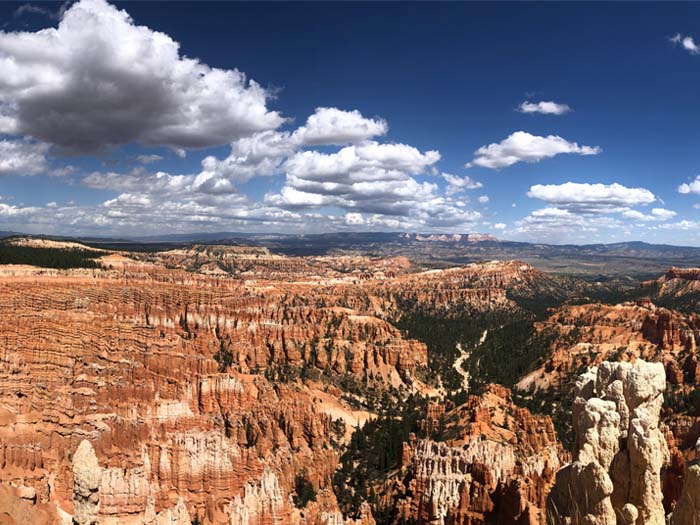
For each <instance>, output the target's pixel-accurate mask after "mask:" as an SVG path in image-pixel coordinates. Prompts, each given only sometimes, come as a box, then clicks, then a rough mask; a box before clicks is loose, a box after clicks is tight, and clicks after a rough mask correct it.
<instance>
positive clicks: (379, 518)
mask: <svg viewBox="0 0 700 525" xmlns="http://www.w3.org/2000/svg"><path fill="white" fill-rule="evenodd" d="M386 401H387V403H386V405H385V406H384V407H383V408H382V410H381V412H380V413H379V414H378V416H377V418H376V419H373V420H371V421H368V422H367V423H365V425H364V426H363V427H361V428H358V429H357V430H355V432H354V433H353V435H352V438H351V440H350V443H349V445H348V447H347V449H346V451H345V453H344V454H343V455H342V457H341V458H340V467H339V468H338V470H336V472H335V475H334V476H333V490H334V492H335V494H336V496H337V498H338V504H339V505H340V509H341V510H342V512H343V514H345V515H346V516H351V517H355V518H357V517H359V515H358V510H359V508H360V504H361V503H362V501H368V502H369V503H370V505H371V506H372V514H373V516H374V518H375V520H376V522H377V523H378V524H382V523H390V522H391V517H392V514H393V512H394V509H393V508H387V507H385V506H384V505H382V504H381V503H380V501H379V498H378V497H377V494H376V492H375V490H376V487H377V485H378V484H379V483H380V482H381V481H382V480H384V479H386V476H387V474H388V473H389V472H390V471H392V470H394V469H396V468H398V467H399V466H400V462H401V453H402V451H403V443H404V442H405V441H407V440H408V437H409V434H410V433H411V432H413V433H415V434H416V435H417V436H418V437H427V436H425V435H422V430H421V427H420V424H419V423H420V421H422V420H423V419H425V417H426V411H427V400H426V399H425V398H423V397H420V396H415V395H410V396H409V397H408V398H407V399H406V400H405V401H403V402H401V401H390V400H389V398H387V399H386Z"/></svg>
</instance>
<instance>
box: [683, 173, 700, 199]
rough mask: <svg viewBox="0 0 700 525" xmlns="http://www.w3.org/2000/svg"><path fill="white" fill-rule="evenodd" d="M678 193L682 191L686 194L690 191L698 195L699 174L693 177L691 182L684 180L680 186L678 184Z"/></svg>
mask: <svg viewBox="0 0 700 525" xmlns="http://www.w3.org/2000/svg"><path fill="white" fill-rule="evenodd" d="M678 193H682V194H684V195H687V194H689V193H692V194H694V195H700V175H698V176H697V177H695V180H693V181H691V182H689V183H688V182H684V183H683V184H681V185H680V186H678Z"/></svg>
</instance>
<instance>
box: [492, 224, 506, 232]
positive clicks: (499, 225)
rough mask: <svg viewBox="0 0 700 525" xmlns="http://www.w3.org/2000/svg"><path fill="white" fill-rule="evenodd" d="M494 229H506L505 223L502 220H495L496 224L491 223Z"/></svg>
mask: <svg viewBox="0 0 700 525" xmlns="http://www.w3.org/2000/svg"><path fill="white" fill-rule="evenodd" d="M493 227H494V229H496V230H505V229H506V224H505V223H503V222H497V223H496V224H494V225H493Z"/></svg>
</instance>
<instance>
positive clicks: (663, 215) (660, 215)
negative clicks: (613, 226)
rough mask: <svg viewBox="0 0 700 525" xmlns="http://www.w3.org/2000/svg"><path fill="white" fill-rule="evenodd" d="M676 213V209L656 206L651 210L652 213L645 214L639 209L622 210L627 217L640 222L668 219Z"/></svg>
mask: <svg viewBox="0 0 700 525" xmlns="http://www.w3.org/2000/svg"><path fill="white" fill-rule="evenodd" d="M676 215H677V214H676V212H675V211H672V210H666V209H664V208H654V209H652V210H651V214H644V213H642V212H640V211H637V210H625V211H623V212H622V216H623V217H625V218H626V219H634V220H637V221H640V222H650V221H667V220H669V219H672V218H673V217H675V216H676Z"/></svg>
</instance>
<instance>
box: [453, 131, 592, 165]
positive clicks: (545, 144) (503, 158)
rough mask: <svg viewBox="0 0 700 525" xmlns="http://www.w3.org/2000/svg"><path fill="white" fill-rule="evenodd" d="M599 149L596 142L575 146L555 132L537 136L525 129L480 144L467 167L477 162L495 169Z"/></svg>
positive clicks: (582, 153) (590, 153)
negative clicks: (499, 139)
mask: <svg viewBox="0 0 700 525" xmlns="http://www.w3.org/2000/svg"><path fill="white" fill-rule="evenodd" d="M601 151H602V150H601V149H600V148H599V147H598V146H579V145H578V144H577V143H576V142H569V141H567V140H565V139H563V138H561V137H559V136H556V135H548V136H546V137H540V136H537V135H531V134H530V133H527V132H525V131H516V132H514V133H512V134H511V135H510V136H509V137H507V138H506V139H504V140H502V141H501V142H499V143H494V144H489V145H488V146H482V147H481V148H479V149H478V150H476V151H475V152H474V155H475V156H474V160H472V161H471V162H470V163H468V164H466V167H467V168H471V167H473V166H481V167H483V168H490V169H498V168H505V167H507V166H512V165H513V164H515V163H517V162H539V161H541V160H542V159H546V158H550V157H554V156H555V155H559V154H563V153H569V154H571V153H575V154H578V155H597V154H599V153H600V152H601Z"/></svg>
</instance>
